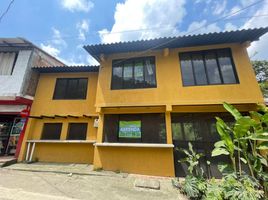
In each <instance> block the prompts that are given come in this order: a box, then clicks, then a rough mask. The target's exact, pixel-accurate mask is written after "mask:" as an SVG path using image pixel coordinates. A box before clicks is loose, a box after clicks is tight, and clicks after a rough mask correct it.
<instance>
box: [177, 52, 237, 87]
mask: <svg viewBox="0 0 268 200" xmlns="http://www.w3.org/2000/svg"><path fill="white" fill-rule="evenodd" d="M179 57H180V66H181V73H182V81H183V85H184V86H193V85H214V84H235V83H238V82H239V81H238V77H237V74H236V71H235V66H234V63H233V59H232V55H231V50H230V49H218V50H207V51H198V52H187V53H180V54H179Z"/></svg>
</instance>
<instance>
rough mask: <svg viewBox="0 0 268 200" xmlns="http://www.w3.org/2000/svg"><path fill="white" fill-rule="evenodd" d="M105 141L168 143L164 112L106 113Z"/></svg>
mask: <svg viewBox="0 0 268 200" xmlns="http://www.w3.org/2000/svg"><path fill="white" fill-rule="evenodd" d="M103 132H104V142H127V143H166V125H165V115H164V114H130V115H123V114H122V115H105V117H104V129H103Z"/></svg>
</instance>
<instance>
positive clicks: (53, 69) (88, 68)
mask: <svg viewBox="0 0 268 200" xmlns="http://www.w3.org/2000/svg"><path fill="white" fill-rule="evenodd" d="M32 69H33V70H36V71H38V72H40V73H57V72H98V71H99V66H98V65H76V66H67V65H64V66H42V67H41V66H38V67H37V66H36V67H33V68H32Z"/></svg>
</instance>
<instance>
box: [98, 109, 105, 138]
mask: <svg viewBox="0 0 268 200" xmlns="http://www.w3.org/2000/svg"><path fill="white" fill-rule="evenodd" d="M103 121H104V114H103V113H99V123H98V131H97V143H101V142H102V138H103Z"/></svg>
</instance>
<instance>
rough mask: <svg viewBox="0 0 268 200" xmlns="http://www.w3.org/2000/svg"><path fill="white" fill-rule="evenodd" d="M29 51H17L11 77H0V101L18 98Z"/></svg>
mask: <svg viewBox="0 0 268 200" xmlns="http://www.w3.org/2000/svg"><path fill="white" fill-rule="evenodd" d="M31 53H32V51H31V50H22V51H19V54H18V57H17V61H16V63H15V66H14V69H13V73H12V75H0V100H4V99H10V98H12V97H15V96H20V95H21V94H20V91H21V88H22V84H23V79H24V75H25V73H26V69H27V66H28V62H29V59H30V57H31Z"/></svg>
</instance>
